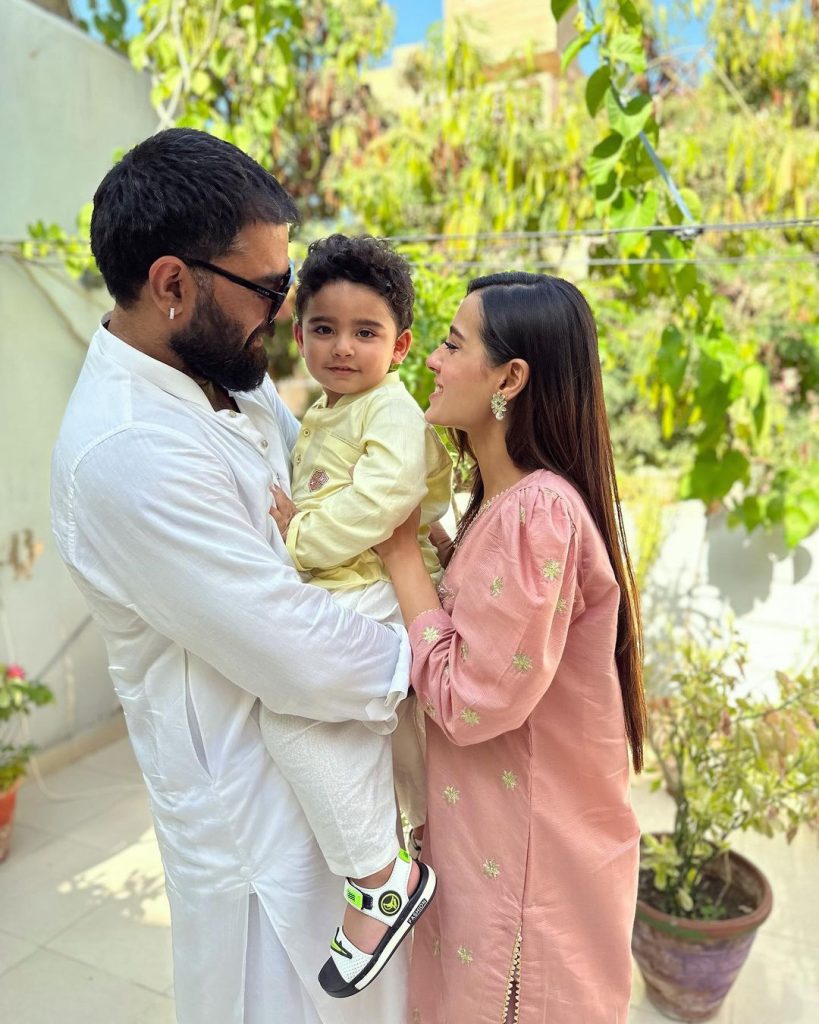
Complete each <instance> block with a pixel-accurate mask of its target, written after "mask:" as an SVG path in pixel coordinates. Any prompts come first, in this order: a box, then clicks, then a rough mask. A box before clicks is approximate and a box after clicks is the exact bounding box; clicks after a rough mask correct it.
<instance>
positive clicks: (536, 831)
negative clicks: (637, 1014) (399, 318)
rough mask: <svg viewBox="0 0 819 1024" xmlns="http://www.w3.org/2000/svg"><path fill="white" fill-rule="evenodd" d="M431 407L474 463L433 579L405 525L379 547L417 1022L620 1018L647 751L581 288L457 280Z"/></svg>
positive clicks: (533, 1023) (599, 1022)
mask: <svg viewBox="0 0 819 1024" xmlns="http://www.w3.org/2000/svg"><path fill="white" fill-rule="evenodd" d="M428 365H429V367H430V369H431V370H432V371H433V372H434V373H435V381H436V387H435V391H434V392H433V394H432V396H431V398H430V405H429V410H428V411H427V414H426V415H427V419H428V420H429V421H430V422H432V423H437V424H442V425H446V426H448V427H450V428H454V431H455V435H454V436H455V438H456V440H457V443H458V445H459V448H460V451H461V453H462V454H463V453H469V454H471V455H472V456H473V457H474V458H475V461H476V463H477V470H476V475H475V483H474V487H473V491H472V498H471V501H470V503H469V507H468V508H467V511H466V513H465V515H464V518H463V520H462V522H461V525H460V528H459V530H458V535H457V537H456V540H455V553H454V555H453V557H452V559H451V561H450V563H449V565H448V568H447V571H446V575H445V576H444V579H443V581H442V583H441V584H440V586H439V588H438V593H436V591H435V589H434V587H433V586H432V584H431V583H430V580H429V576H428V574H427V573H426V570H425V568H424V563H423V559H422V557H421V554H420V551H419V549H418V545H417V542H416V539H415V536H416V534H415V524H414V523H413V522H409V523H408V524H405V526H403V527H401V528H400V529H399V530H398V531H396V533H395V534H394V535H393V537H392V538H391V540H389V541H387V542H386V543H385V544H384V545H383V547H380V548H379V553H381V555H382V557H383V558H384V560H385V562H386V564H387V567H388V569H389V571H390V575H391V577H392V579H393V581H394V584H395V588H396V591H397V593H398V597H399V601H400V604H401V610H402V613H403V615H404V619H405V621H406V622H407V623H409V624H410V627H409V633H410V641H411V644H412V650H413V669H412V685H413V686H414V688H415V691H416V693H417V695H418V700H419V702H420V705H421V706H422V707H423V708H424V709H425V710H426V713H427V718H428V724H427V773H428V781H427V801H428V808H429V809H428V823H427V832H426V836H425V840H424V858H425V860H427V861H428V862H430V863H431V864H433V865H434V868H435V870H436V872H438V876H439V879H440V886H439V889H438V895H437V896H436V901H435V903H434V904H433V906H432V908H431V909H430V911H429V912H428V913H427V914H425V916H424V917H423V919H422V920H421V921H420V922H419V925H418V929H417V932H416V938H415V943H414V950H413V966H412V972H411V982H410V1014H409V1020H410V1021H411V1022H412V1024H484V1022H485V1024H504V1022H506V1021H514V1022H519V1024H543V1022H546V1024H625V1022H626V1020H627V1016H628V1002H629V990H630V979H631V958H630V935H631V926H632V921H633V918H634V907H635V899H636V886H637V862H638V840H639V830H638V827H637V823H636V820H635V817H634V814H633V812H632V810H631V806H630V802H629V764H628V744H630V746H631V754H632V760H633V763H634V767H635V769H636V770H637V771H639V770H640V768H641V765H642V741H643V730H644V719H645V707H644V699H643V691H642V679H641V661H640V655H641V633H640V619H639V611H638V605H637V597H636V594H635V590H634V583H633V577H632V572H631V567H630V564H629V559H628V552H627V547H626V540H625V536H624V534H623V526H622V521H621V519H620V514H619V510H618V506H617V500H618V498H617V488H616V482H615V476H614V464H613V459H612V453H611V444H610V441H609V432H608V424H607V420H606V412H605V406H604V403H603V387H602V380H601V374H600V364H599V358H598V352H597V334H596V329H595V324H594V319H593V317H592V314H591V311H590V310H589V307H588V305H587V303H586V301H585V299H584V298H583V296H582V295H581V294H580V292H579V291H578V290H577V289H576V288H574V287H573V286H572V285H571V284H569V283H568V282H566V281H562V280H560V279H558V278H552V277H546V276H541V275H535V274H521V273H510V274H496V275H493V276H491V277H483V278H479V279H477V280H475V281H473V282H472V283H471V284H470V286H469V289H468V294H467V297H466V298H465V300H464V302H463V303H462V305H461V307H460V309H459V310H458V313H457V315H456V317H455V320H454V322H453V324H452V327H451V328H450V332H449V336H448V337H447V339H446V340H445V341H444V342H443V343H442V344H441V346H440V347H439V348H438V349H436V351H435V352H434V353H433V354H432V356H431V357H430V358H429V360H428Z"/></svg>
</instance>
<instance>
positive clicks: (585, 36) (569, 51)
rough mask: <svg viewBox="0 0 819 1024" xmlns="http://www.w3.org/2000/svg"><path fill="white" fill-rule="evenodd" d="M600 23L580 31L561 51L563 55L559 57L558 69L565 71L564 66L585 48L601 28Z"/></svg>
mask: <svg viewBox="0 0 819 1024" xmlns="http://www.w3.org/2000/svg"><path fill="white" fill-rule="evenodd" d="M602 28H603V26H602V25H595V26H593V27H592V28H587V29H586V31H585V32H581V33H580V35H579V36H576V37H575V38H574V39H573V40H572V41H571V42H570V43H569V45H568V46H567V47H566V49H565V50H564V51H563V56H562V57H561V58H560V70H561V72H565V70H566V68H568V66H569V65H570V64H571V62H572V61H573V60H574V59H575V57H576V56H577V55H578V53H580V51H581V50H583V49H585V48H586V47H587V46H588V45H589V43H590V42H591V41H592V39H594V37H595V36H596V35H598V33H599V32H600V31H601V30H602Z"/></svg>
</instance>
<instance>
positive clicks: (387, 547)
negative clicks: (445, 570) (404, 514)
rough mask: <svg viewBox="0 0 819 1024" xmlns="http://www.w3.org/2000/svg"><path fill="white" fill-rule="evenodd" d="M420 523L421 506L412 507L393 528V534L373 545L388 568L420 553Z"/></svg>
mask: <svg viewBox="0 0 819 1024" xmlns="http://www.w3.org/2000/svg"><path fill="white" fill-rule="evenodd" d="M420 525H421V506H420V505H419V506H418V507H417V508H415V509H413V511H412V512H411V513H410V515H409V516H408V518H407V519H406V520H405V521H404V522H403V523H402V524H401V525H400V526H397V527H396V528H395V531H394V532H393V535H392V536H391V537H387V539H386V540H382V541H381V543H380V544H376V545H374V547H373V551H375V553H376V554H377V555H379V556H380V558H381V560H382V561H383V563H384V565H386V566H387V567H388V568H389V566H390V564H391V563H392V564H395V563H396V562H399V561H401V559H404V558H407V557H408V556H409V557H412V556H413V555H416V554H418V553H420V550H421V549H420V547H419V545H418V527H419V526H420Z"/></svg>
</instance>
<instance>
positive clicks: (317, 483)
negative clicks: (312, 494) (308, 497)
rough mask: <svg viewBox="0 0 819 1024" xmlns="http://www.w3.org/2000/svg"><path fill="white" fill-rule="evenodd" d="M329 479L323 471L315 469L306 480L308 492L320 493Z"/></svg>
mask: <svg viewBox="0 0 819 1024" xmlns="http://www.w3.org/2000/svg"><path fill="white" fill-rule="evenodd" d="M329 479H330V477H329V476H328V474H327V472H326V471H325V470H323V469H317V470H316V471H315V472H314V473H313V475H312V476H311V477H310V479H309V480H308V482H307V489H308V490H309V491H320V490H321V488H322V487H323V486H324V485H325V484H326V483H327V481H328V480H329Z"/></svg>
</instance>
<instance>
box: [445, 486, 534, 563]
mask: <svg viewBox="0 0 819 1024" xmlns="http://www.w3.org/2000/svg"><path fill="white" fill-rule="evenodd" d="M519 483H520V480H516V481H515V483H513V484H510V485H509V487H504V489H503V490H502V491H498V493H497V494H493V495H492V497H491V498H487V499H486V501H483V502H481V504H480V506H479V508H478V511H477V512H476V513H475V515H474V516H472V518H471V519H470V520H469V522H468V523H467V524H466V527H465V528H464V530H463V532H462V533H461V534H460V536H456V538H455V542H454V545H453V546H454V547H456V548H457V547H458V546H459V545H460V543H461V542H462V541H463V539H464V537H465V536H466V535H467V533H469V530H470V528H471V526H472V524H473V523H474V522H475V521H476V520H477V519H480V517H481V516H482V515H483V514H484V512H486V511H487V510H488V509H490V508H491V507H492V505H494V503H495V502H496V501H497V500H498V498H501V497H503V495H504V494H507V493H508V492H509V491H511V490H512V489H513V488H515V487H517V485H518V484H519Z"/></svg>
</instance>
